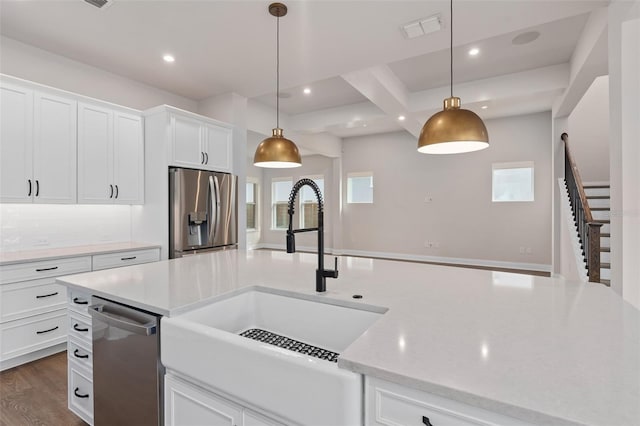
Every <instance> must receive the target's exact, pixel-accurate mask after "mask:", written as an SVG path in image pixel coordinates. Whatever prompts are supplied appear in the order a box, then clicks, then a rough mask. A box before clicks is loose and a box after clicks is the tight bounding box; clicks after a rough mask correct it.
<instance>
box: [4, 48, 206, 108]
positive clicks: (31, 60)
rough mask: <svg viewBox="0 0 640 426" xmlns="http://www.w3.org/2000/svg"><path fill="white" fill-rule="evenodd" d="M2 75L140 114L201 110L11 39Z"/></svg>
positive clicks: (193, 103) (178, 98)
mask: <svg viewBox="0 0 640 426" xmlns="http://www.w3.org/2000/svg"><path fill="white" fill-rule="evenodd" d="M0 72H1V73H3V74H8V75H11V76H14V77H18V78H22V79H25V80H30V81H35V82H36V83H40V84H44V85H47V86H52V87H55V88H58V89H62V90H67V91H70V92H74V93H78V94H80V95H84V96H90V97H93V98H97V99H100V100H104V101H108V102H112V103H115V104H118V105H123V106H126V107H129V108H135V109H139V110H144V109H147V108H152V107H154V106H158V105H162V104H168V105H172V106H175V107H178V108H182V109H186V110H188V111H192V112H197V108H198V104H197V102H196V101H194V100H192V99H187V98H184V97H182V96H178V95H175V94H173V93H170V92H167V91H165V90H161V89H158V88H155V87H152V86H148V85H146V84H143V83H140V82H138V81H134V80H131V79H128V78H126V77H122V76H120V75H117V74H113V73H110V72H107V71H104V70H102V69H99V68H95V67H92V66H89V65H86V64H83V63H81V62H77V61H74V60H72V59H69V58H66V57H64V56H60V55H56V54H54V53H51V52H48V51H46V50H42V49H39V48H37V47H34V46H31V45H29V44H25V43H21V42H19V41H17V40H14V39H11V38H8V37H1V38H0Z"/></svg>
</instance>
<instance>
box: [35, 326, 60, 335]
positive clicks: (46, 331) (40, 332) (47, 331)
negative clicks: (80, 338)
mask: <svg viewBox="0 0 640 426" xmlns="http://www.w3.org/2000/svg"><path fill="white" fill-rule="evenodd" d="M58 328H59V327H58V326H57V325H56V326H55V327H53V328H50V329H48V330H42V331H36V334H44V333H50V332H52V331H53V330H57V329H58Z"/></svg>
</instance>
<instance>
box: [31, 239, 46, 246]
mask: <svg viewBox="0 0 640 426" xmlns="http://www.w3.org/2000/svg"><path fill="white" fill-rule="evenodd" d="M33 245H35V246H48V245H49V239H48V238H36V239H35V241H34V243H33Z"/></svg>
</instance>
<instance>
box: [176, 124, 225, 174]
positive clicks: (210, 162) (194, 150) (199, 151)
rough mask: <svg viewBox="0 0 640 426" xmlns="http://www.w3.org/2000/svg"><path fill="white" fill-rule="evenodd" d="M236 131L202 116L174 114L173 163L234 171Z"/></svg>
mask: <svg viewBox="0 0 640 426" xmlns="http://www.w3.org/2000/svg"><path fill="white" fill-rule="evenodd" d="M231 135H232V131H231V129H230V128H228V127H224V126H222V125H218V124H215V123H211V122H209V121H208V120H207V119H206V118H204V117H202V119H198V118H194V117H187V116H182V115H179V114H175V113H172V114H171V139H172V140H171V157H172V158H171V165H173V166H180V167H189V168H193V169H203V170H213V171H218V172H231V171H232V150H231V148H232V146H231V143H232V140H231Z"/></svg>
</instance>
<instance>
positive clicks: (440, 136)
mask: <svg viewBox="0 0 640 426" xmlns="http://www.w3.org/2000/svg"><path fill="white" fill-rule="evenodd" d="M488 146H489V135H488V133H487V128H486V127H485V125H484V123H483V122H482V119H481V118H480V117H478V116H477V115H476V114H475V113H474V112H473V111H469V110H466V109H461V108H460V98H456V97H451V98H447V99H445V100H444V109H443V110H442V111H440V112H438V113H435V114H434V115H432V116H431V118H430V119H429V120H427V122H426V123H425V125H424V127H422V131H421V132H420V139H418V152H422V153H424V154H459V153H462V152H472V151H479V150H481V149H484V148H487V147H488Z"/></svg>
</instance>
